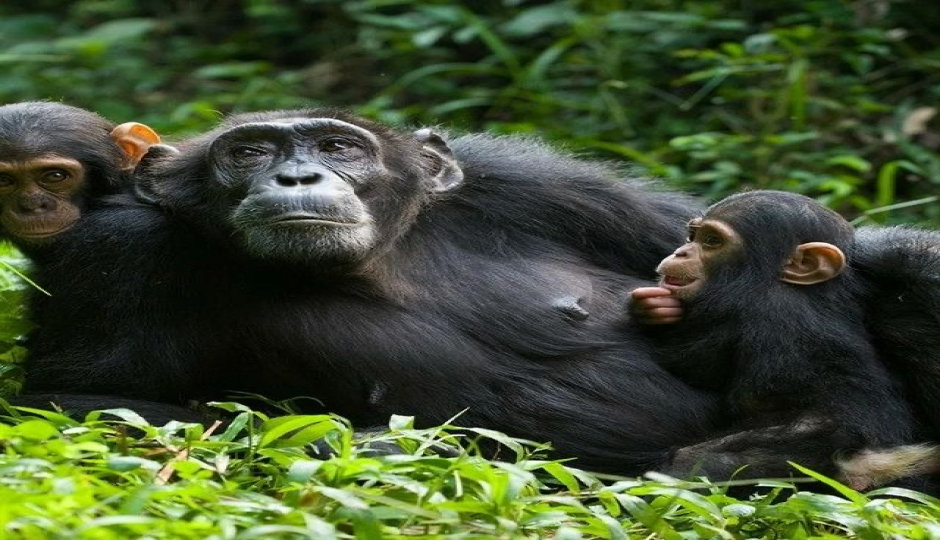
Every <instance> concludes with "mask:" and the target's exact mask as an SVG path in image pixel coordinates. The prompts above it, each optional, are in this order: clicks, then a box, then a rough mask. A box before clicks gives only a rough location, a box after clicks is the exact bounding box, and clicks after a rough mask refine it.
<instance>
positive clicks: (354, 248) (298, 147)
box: [209, 118, 390, 262]
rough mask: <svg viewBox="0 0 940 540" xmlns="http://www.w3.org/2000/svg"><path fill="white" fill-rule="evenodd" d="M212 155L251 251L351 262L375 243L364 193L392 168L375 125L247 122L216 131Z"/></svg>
mask: <svg viewBox="0 0 940 540" xmlns="http://www.w3.org/2000/svg"><path fill="white" fill-rule="evenodd" d="M209 156H210V165H211V167H212V170H213V171H214V175H215V179H216V181H217V182H218V183H219V184H221V185H222V186H223V188H224V190H225V192H226V193H227V195H228V197H229V200H230V202H231V203H232V204H233V205H234V207H233V209H232V210H231V213H230V214H229V216H228V218H229V221H230V223H231V225H232V226H233V227H234V228H235V229H236V230H237V231H238V232H240V233H241V239H242V241H243V242H244V247H245V248H246V249H247V250H248V251H249V252H250V253H252V254H254V255H256V256H259V257H262V258H274V259H284V258H287V259H294V260H299V261H328V262H350V261H357V260H360V259H362V258H363V257H364V256H365V254H366V253H368V252H369V251H370V250H371V249H372V248H373V246H374V245H375V243H376V241H377V239H378V237H379V234H378V231H377V223H376V220H375V219H374V217H373V215H372V213H370V208H369V206H368V205H367V203H366V202H365V201H366V200H367V199H368V196H369V193H370V190H374V189H375V188H376V187H379V186H380V185H382V184H383V183H385V184H387V183H388V181H389V177H390V174H389V171H388V170H387V168H386V166H385V165H384V164H383V159H382V144H381V143H380V141H379V139H378V138H377V137H376V135H374V134H373V133H372V132H370V131H368V130H366V129H363V128H361V127H359V126H356V125H353V124H350V123H347V122H344V121H341V120H337V119H333V118H312V119H311V118H286V119H278V120H275V121H271V122H257V123H248V124H243V125H240V126H236V127H234V128H232V129H230V130H228V131H226V132H224V133H223V134H221V135H220V136H219V137H218V138H216V139H215V141H213V143H212V145H211V147H210V149H209ZM378 191H379V192H381V191H383V190H381V189H380V190H378Z"/></svg>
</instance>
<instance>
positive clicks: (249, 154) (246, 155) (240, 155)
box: [232, 146, 266, 159]
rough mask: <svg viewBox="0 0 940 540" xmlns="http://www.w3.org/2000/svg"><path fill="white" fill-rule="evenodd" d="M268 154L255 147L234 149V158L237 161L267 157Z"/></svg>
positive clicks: (237, 147)
mask: <svg viewBox="0 0 940 540" xmlns="http://www.w3.org/2000/svg"><path fill="white" fill-rule="evenodd" d="M265 154H266V152H265V151H264V150H262V149H260V148H256V147H254V146H236V147H235V148H232V156H233V157H234V158H236V159H250V158H255V157H260V156H263V155H265Z"/></svg>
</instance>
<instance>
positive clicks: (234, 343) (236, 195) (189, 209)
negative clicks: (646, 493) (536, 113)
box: [26, 110, 715, 473]
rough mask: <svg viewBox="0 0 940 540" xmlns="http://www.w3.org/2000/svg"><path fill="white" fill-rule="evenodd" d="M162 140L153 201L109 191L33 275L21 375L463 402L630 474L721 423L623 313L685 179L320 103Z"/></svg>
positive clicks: (375, 405)
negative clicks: (43, 313)
mask: <svg viewBox="0 0 940 540" xmlns="http://www.w3.org/2000/svg"><path fill="white" fill-rule="evenodd" d="M451 149H453V151H454V152H455V153H456V157H455V156H454V155H453V154H452V153H451ZM157 153H158V152H155V153H154V154H155V155H154V156H150V157H149V158H148V160H147V162H146V163H144V164H142V169H141V170H142V174H141V175H140V177H139V179H138V180H139V182H140V183H141V186H140V187H141V189H143V190H145V191H147V192H148V193H149V197H150V198H151V199H153V200H156V201H159V203H160V205H161V208H156V207H153V206H148V205H144V204H134V203H130V202H129V203H127V204H117V203H113V202H112V203H111V205H110V206H109V207H108V208H107V210H106V211H102V212H96V213H92V214H90V215H89V216H86V217H85V218H83V220H82V221H81V222H80V223H79V224H78V225H77V226H76V227H75V229H74V230H73V231H70V232H73V234H72V235H71V236H70V238H71V240H70V241H69V242H64V243H57V244H56V247H55V249H56V253H55V257H54V260H53V261H51V262H50V263H49V264H48V265H45V266H44V267H43V268H41V269H40V273H39V275H38V279H40V280H41V283H42V284H43V285H44V286H45V287H46V288H47V289H49V290H50V292H52V294H53V296H52V298H51V299H49V302H50V305H49V310H53V309H54V310H55V312H56V313H57V316H56V317H47V319H48V323H47V324H44V325H43V327H42V328H40V330H39V331H38V332H37V334H36V335H35V336H34V339H33V347H32V358H31V363H30V366H29V375H28V379H27V383H26V386H27V390H28V391H29V392H63V393H65V392H87V393H99V394H100V393H104V394H114V395H120V396H125V397H134V398H146V399H152V400H155V401H163V402H167V403H184V402H185V401H186V400H188V399H192V398H199V399H213V398H216V399H218V398H224V397H226V396H227V395H228V392H229V391H232V390H241V391H247V392H256V393H260V394H263V395H266V396H268V397H272V398H287V397H295V396H313V397H315V398H317V399H318V400H320V401H321V402H322V403H323V408H324V409H326V410H330V411H333V412H336V413H339V414H342V415H344V416H346V417H348V418H350V419H352V420H353V422H354V423H355V424H356V425H358V426H372V425H380V424H383V423H385V422H387V419H388V416H389V415H390V414H393V413H395V414H411V415H415V416H416V417H417V418H418V419H419V421H420V422H422V423H424V424H437V423H441V422H444V421H446V420H448V419H449V418H451V417H452V416H455V415H458V414H460V413H461V412H462V411H464V410H465V409H466V412H463V414H462V415H461V416H460V418H459V420H458V422H459V423H461V424H463V425H475V426H485V427H490V428H494V429H500V430H504V431H506V432H509V433H511V434H514V435H518V436H525V437H529V438H533V439H536V440H550V441H552V442H553V444H554V446H555V447H556V449H557V450H558V454H559V455H564V456H577V457H579V458H581V459H580V460H579V465H580V466H584V467H587V468H592V469H596V470H607V471H617V472H625V473H636V472H641V471H644V470H647V469H651V468H656V467H658V466H660V465H661V464H662V463H663V462H664V460H666V459H667V458H668V455H669V452H670V449H671V448H673V447H675V446H677V445H683V444H687V443H690V442H693V441H696V440H700V439H701V438H703V437H704V436H705V435H706V434H707V433H709V432H711V431H713V430H714V428H715V426H714V424H713V422H712V416H713V415H714V413H715V408H714V401H713V400H712V398H711V397H710V396H709V395H707V393H702V392H696V391H693V390H692V389H690V388H689V387H688V386H687V385H685V384H684V383H682V382H681V381H679V380H678V379H676V378H675V377H673V376H671V375H670V374H668V373H667V372H666V371H665V370H663V369H662V368H660V367H659V366H657V365H656V364H655V363H654V362H653V361H652V360H651V358H650V356H649V351H648V349H647V347H646V346H645V344H644V341H643V340H642V339H640V338H639V337H638V336H636V335H634V334H633V333H632V332H631V331H629V330H627V329H625V327H624V324H623V321H624V305H625V302H626V297H627V294H628V291H629V290H632V289H633V288H636V287H637V286H639V285H644V284H649V283H651V281H649V280H650V279H651V278H652V277H653V275H654V274H653V272H652V268H653V267H654V266H655V263H656V261H658V260H660V259H661V258H662V257H664V256H666V255H667V254H668V253H669V246H670V245H671V244H674V243H676V242H678V241H679V240H680V239H681V238H682V236H683V232H684V231H683V224H684V223H685V222H686V221H687V220H688V217H689V216H691V215H692V214H693V213H694V210H695V206H694V205H693V204H690V203H688V202H687V201H686V200H685V199H684V198H682V197H680V196H677V195H674V194H663V193H657V192H654V191H652V190H650V189H648V188H647V187H646V186H640V185H637V184H635V183H631V182H624V183H621V182H618V180H619V177H618V175H617V172H616V171H614V170H611V169H609V168H607V167H605V166H603V165H599V164H595V163H590V162H584V161H579V160H575V159H572V158H570V157H568V156H565V155H562V154H559V153H557V152H554V151H552V150H549V149H547V148H545V147H544V146H542V145H541V144H539V143H536V142H533V141H529V140H524V139H518V138H494V137H487V136H470V137H465V138H460V139H457V140H455V141H454V142H453V143H452V145H451V147H448V145H447V144H445V143H444V141H443V140H441V139H440V138H439V137H438V136H437V135H435V134H433V133H431V132H429V131H426V130H422V131H419V132H417V133H416V134H405V133H399V132H396V131H393V130H390V129H389V128H386V127H384V126H381V125H378V124H374V123H371V122H368V121H365V120H362V119H359V118H356V117H352V116H348V115H344V114H342V113H336V112H332V111H316V110H313V111H286V112H279V113H265V114H256V115H246V116H241V117H236V118H234V119H232V120H230V121H228V122H226V123H225V124H224V125H223V126H222V127H220V128H219V129H217V130H215V131H213V132H211V133H209V134H206V135H205V136H202V137H199V138H197V139H195V140H192V141H189V142H186V143H183V144H181V145H180V153H179V154H174V153H172V152H165V155H163V156H162V157H161V156H160V155H156V154H157ZM105 273H106V274H107V275H106V276H105Z"/></svg>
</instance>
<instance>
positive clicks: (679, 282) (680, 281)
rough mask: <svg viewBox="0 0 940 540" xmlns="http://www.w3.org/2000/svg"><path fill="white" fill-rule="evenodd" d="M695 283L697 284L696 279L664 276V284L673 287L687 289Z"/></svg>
mask: <svg viewBox="0 0 940 540" xmlns="http://www.w3.org/2000/svg"><path fill="white" fill-rule="evenodd" d="M693 282H695V278H692V277H681V276H663V284H664V285H672V286H673V287H685V286H686V285H689V284H691V283H693Z"/></svg>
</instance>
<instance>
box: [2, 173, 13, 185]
mask: <svg viewBox="0 0 940 540" xmlns="http://www.w3.org/2000/svg"><path fill="white" fill-rule="evenodd" d="M15 183H16V182H15V181H14V180H13V177H12V176H10V175H7V174H0V188H4V187H10V186H12V185H13V184H15Z"/></svg>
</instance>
